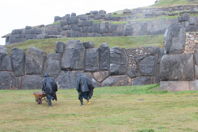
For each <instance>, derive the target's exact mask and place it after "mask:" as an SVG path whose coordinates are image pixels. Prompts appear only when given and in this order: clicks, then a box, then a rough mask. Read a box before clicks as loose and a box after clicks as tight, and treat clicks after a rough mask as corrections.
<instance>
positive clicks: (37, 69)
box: [25, 48, 46, 75]
mask: <svg viewBox="0 0 198 132" xmlns="http://www.w3.org/2000/svg"><path fill="white" fill-rule="evenodd" d="M45 60H46V53H45V52H43V51H42V50H40V49H37V48H30V49H28V50H27V52H26V61H25V69H26V74H27V75H33V74H42V73H43V69H44V62H45Z"/></svg>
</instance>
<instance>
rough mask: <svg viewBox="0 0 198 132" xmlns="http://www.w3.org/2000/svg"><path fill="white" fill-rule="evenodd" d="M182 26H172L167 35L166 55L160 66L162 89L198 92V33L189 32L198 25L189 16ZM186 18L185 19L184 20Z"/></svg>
mask: <svg viewBox="0 0 198 132" xmlns="http://www.w3.org/2000/svg"><path fill="white" fill-rule="evenodd" d="M181 18H182V19H183V20H185V21H183V22H181V24H180V25H172V26H170V27H169V28H168V29H167V31H166V34H165V51H166V52H165V53H166V54H165V55H164V56H163V57H162V59H161V64H160V79H161V82H160V88H161V89H163V90H170V91H181V90H198V81H197V79H198V66H197V65H198V52H197V51H198V33H197V32H188V31H189V29H190V28H192V27H193V26H194V28H193V29H194V30H195V31H196V30H197V25H193V24H192V23H189V21H187V20H189V19H187V18H188V17H187V15H184V16H182V17H181ZM184 18H185V19H184Z"/></svg>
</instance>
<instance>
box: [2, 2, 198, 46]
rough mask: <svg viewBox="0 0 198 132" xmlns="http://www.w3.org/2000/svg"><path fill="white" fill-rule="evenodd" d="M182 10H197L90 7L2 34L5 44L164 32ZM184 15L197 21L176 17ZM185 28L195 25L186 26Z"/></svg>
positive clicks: (193, 8) (189, 9)
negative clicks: (98, 9) (109, 10)
mask: <svg viewBox="0 0 198 132" xmlns="http://www.w3.org/2000/svg"><path fill="white" fill-rule="evenodd" d="M185 13H190V14H197V13H198V6H197V5H185V6H174V7H168V8H138V9H134V10H128V9H126V10H123V14H121V15H120V14H117V13H108V14H107V13H106V12H105V11H104V10H100V11H91V12H89V13H86V14H82V15H76V14H75V13H72V14H66V15H65V16H63V17H59V16H56V17H55V18H54V23H53V24H50V25H46V26H45V25H39V26H35V27H30V26H26V27H25V28H24V29H15V30H13V31H12V32H11V33H9V34H7V35H5V36H3V37H4V38H6V44H13V43H18V42H23V41H25V40H29V39H43V38H58V37H86V36H90V37H98V36H133V35H155V34H164V32H165V30H166V28H168V27H169V26H170V25H172V24H175V23H178V19H177V16H179V15H181V14H185ZM174 16H175V17H174ZM158 17H159V18H158ZM187 19H190V20H189V24H191V23H196V24H197V21H196V19H197V17H192V18H190V17H189V16H187V17H184V18H181V19H179V21H180V22H181V21H186V20H187ZM188 30H194V29H193V28H191V27H189V29H188Z"/></svg>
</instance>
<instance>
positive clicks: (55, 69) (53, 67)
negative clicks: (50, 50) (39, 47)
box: [44, 53, 61, 77]
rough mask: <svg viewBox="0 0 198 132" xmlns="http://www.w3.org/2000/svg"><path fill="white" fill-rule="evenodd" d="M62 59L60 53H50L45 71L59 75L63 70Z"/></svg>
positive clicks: (52, 74) (51, 74)
mask: <svg viewBox="0 0 198 132" xmlns="http://www.w3.org/2000/svg"><path fill="white" fill-rule="evenodd" d="M60 60H61V55H60V54H58V53H55V54H49V55H48V56H47V60H46V63H45V70H44V71H45V73H48V74H49V75H50V76H54V77H55V76H57V75H58V74H59V73H60V71H61V67H60Z"/></svg>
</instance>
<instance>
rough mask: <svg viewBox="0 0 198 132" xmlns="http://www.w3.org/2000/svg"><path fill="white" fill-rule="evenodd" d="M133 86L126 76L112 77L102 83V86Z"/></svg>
mask: <svg viewBox="0 0 198 132" xmlns="http://www.w3.org/2000/svg"><path fill="white" fill-rule="evenodd" d="M127 85H131V79H130V78H129V77H128V76H126V75H120V76H110V77H108V78H107V79H105V80H104V81H103V82H102V86H127Z"/></svg>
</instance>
